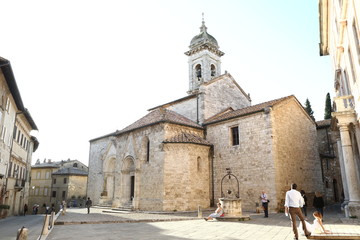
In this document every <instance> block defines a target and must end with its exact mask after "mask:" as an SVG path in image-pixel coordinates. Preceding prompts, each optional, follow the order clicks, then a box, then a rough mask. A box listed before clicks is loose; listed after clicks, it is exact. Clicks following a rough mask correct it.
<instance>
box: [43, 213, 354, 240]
mask: <svg viewBox="0 0 360 240" xmlns="http://www.w3.org/2000/svg"><path fill="white" fill-rule="evenodd" d="M104 211H106V210H105V209H99V208H92V209H91V213H90V214H87V210H86V209H84V208H83V209H68V211H67V213H66V214H65V215H60V216H59V218H58V219H57V221H56V223H57V224H63V225H56V226H55V227H54V229H53V230H52V232H51V233H50V235H49V236H48V237H47V239H48V240H62V239H64V240H65V239H89V238H92V239H97V240H102V239H129V240H131V239H137V240H139V239H156V240H163V239H170V240H182V239H194V240H195V239H229V240H247V239H249V240H256V239H261V240H267V239H269V240H290V239H293V236H294V235H293V232H292V228H291V227H290V220H289V218H288V217H286V216H285V215H284V214H283V213H270V214H269V218H264V217H263V214H256V213H244V214H247V215H250V217H251V220H249V221H241V222H224V221H204V220H203V219H202V218H197V213H196V212H186V213H183V212H176V213H168V214H163V213H150V212H130V213H129V212H104ZM211 211H213V210H208V211H204V213H203V216H207V215H208V214H209V213H210V212H211ZM309 212H311V211H309ZM342 218H343V213H341V212H340V211H338V210H337V209H326V211H325V219H324V220H325V225H326V226H327V227H328V228H330V229H332V230H333V231H337V230H338V229H346V230H351V231H353V232H357V233H359V234H360V226H359V224H358V222H356V221H355V222H353V223H352V224H349V223H342V221H341V219H342ZM309 220H310V221H311V222H312V220H313V218H312V217H311V218H310V217H309ZM299 239H302V240H304V239H306V237H305V236H300V238H299Z"/></svg>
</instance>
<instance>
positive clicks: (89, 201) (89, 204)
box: [85, 197, 92, 214]
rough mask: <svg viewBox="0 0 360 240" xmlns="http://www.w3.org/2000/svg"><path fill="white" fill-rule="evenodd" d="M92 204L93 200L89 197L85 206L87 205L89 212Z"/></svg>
mask: <svg viewBox="0 0 360 240" xmlns="http://www.w3.org/2000/svg"><path fill="white" fill-rule="evenodd" d="M91 205H92V201H91V200H90V198H89V197H88V199H87V201H86V203H85V206H86V207H87V213H88V214H89V213H90V207H91Z"/></svg>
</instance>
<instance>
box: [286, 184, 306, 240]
mask: <svg viewBox="0 0 360 240" xmlns="http://www.w3.org/2000/svg"><path fill="white" fill-rule="evenodd" d="M296 188H297V185H296V184H295V183H293V184H291V190H289V191H287V192H286V195H285V205H284V206H285V213H289V214H290V219H291V222H292V227H293V231H294V235H295V238H294V239H296V240H297V239H299V234H298V230H297V226H296V216H298V217H299V219H300V221H301V222H302V227H303V230H304V233H305V236H309V235H310V232H309V231H308V230H307V229H306V224H305V218H304V216H303V215H302V212H301V208H302V206H303V205H304V199H303V197H302V196H301V194H300V192H298V191H297V190H296Z"/></svg>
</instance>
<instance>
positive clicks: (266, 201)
mask: <svg viewBox="0 0 360 240" xmlns="http://www.w3.org/2000/svg"><path fill="white" fill-rule="evenodd" d="M260 200H261V204H262V207H263V209H264V217H265V218H267V217H269V202H270V201H269V199H268V196H267V194H266V192H265V191H264V190H263V191H262V192H261V195H260Z"/></svg>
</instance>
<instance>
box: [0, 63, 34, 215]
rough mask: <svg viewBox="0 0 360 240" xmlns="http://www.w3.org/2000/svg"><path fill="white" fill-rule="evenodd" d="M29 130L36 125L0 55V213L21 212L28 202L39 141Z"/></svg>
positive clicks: (7, 65)
mask: <svg viewBox="0 0 360 240" xmlns="http://www.w3.org/2000/svg"><path fill="white" fill-rule="evenodd" d="M32 130H37V126H36V124H35V122H34V120H33V118H32V117H31V115H30V112H29V111H28V110H27V109H26V108H25V107H24V103H23V101H22V98H21V95H20V91H19V89H18V87H17V84H16V81H15V76H14V73H13V71H12V67H11V64H10V62H9V61H8V60H6V59H4V58H1V57H0V205H1V206H2V207H1V208H0V217H6V216H7V215H19V214H22V213H23V207H24V204H27V203H28V196H29V172H30V166H31V159H32V153H33V152H35V151H36V149H37V147H38V145H39V142H38V140H37V139H36V138H35V137H34V136H32V135H31V131H32ZM4 206H9V207H10V208H9V209H8V210H7V209H2V208H3V207H4Z"/></svg>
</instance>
